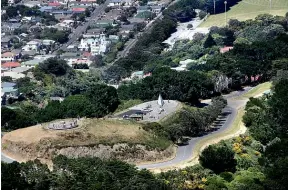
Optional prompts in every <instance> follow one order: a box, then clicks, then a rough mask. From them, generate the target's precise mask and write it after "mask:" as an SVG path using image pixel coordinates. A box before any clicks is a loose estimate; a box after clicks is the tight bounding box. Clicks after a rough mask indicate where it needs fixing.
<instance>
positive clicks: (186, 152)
mask: <svg viewBox="0 0 288 190" xmlns="http://www.w3.org/2000/svg"><path fill="white" fill-rule="evenodd" d="M250 89H251V87H247V88H245V89H244V90H243V91H236V92H233V93H231V94H229V95H226V97H225V98H226V99H227V101H228V104H227V106H226V108H224V109H223V112H222V115H223V116H222V117H221V120H219V123H218V124H217V127H218V129H217V130H215V131H213V132H211V133H209V134H206V135H203V136H201V137H195V138H191V139H190V140H189V141H188V143H187V144H186V145H183V146H178V147H177V152H176V157H175V158H174V159H172V160H169V161H165V162H160V163H154V164H145V165H139V166H137V167H138V168H139V169H144V168H146V169H159V168H164V167H171V166H174V165H177V164H179V163H181V162H183V161H189V160H190V159H191V158H192V156H193V149H194V147H195V145H196V144H197V143H198V142H199V141H200V140H201V139H203V138H207V137H208V136H211V135H214V134H217V133H222V132H223V131H225V130H227V129H228V128H230V127H231V126H232V125H233V121H234V120H235V118H236V115H237V109H238V108H240V107H242V106H245V104H246V101H245V100H235V99H233V98H235V97H237V96H240V95H242V94H244V93H246V92H247V91H248V90H250Z"/></svg>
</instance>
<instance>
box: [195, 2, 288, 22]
mask: <svg viewBox="0 0 288 190" xmlns="http://www.w3.org/2000/svg"><path fill="white" fill-rule="evenodd" d="M217 6H224V4H223V5H217ZM287 10H288V1H287V0H277V1H275V0H273V1H272V6H271V11H270V3H269V0H242V1H240V2H239V3H238V4H236V5H234V6H233V7H231V8H230V10H228V11H227V21H229V20H230V19H238V20H240V21H245V20H248V19H254V18H255V17H256V16H258V15H259V14H265V13H267V14H272V15H278V16H284V15H285V14H286V12H287ZM224 25H225V13H221V14H216V15H210V16H209V17H208V19H207V20H206V21H205V22H203V23H202V24H201V25H200V27H211V26H224Z"/></svg>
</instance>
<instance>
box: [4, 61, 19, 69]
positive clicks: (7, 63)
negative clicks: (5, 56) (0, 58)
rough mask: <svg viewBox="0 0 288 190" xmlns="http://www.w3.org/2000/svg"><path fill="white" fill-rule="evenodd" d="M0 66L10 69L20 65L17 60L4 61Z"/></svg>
mask: <svg viewBox="0 0 288 190" xmlns="http://www.w3.org/2000/svg"><path fill="white" fill-rule="evenodd" d="M1 67H3V68H9V69H10V70H11V69H12V68H16V67H21V64H20V63H19V62H6V63H4V64H2V65H1Z"/></svg>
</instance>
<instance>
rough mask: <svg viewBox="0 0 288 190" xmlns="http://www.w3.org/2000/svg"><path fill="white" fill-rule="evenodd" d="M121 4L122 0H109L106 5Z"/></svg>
mask: <svg viewBox="0 0 288 190" xmlns="http://www.w3.org/2000/svg"><path fill="white" fill-rule="evenodd" d="M121 4H122V0H110V2H109V4H108V7H115V6H120V5H121Z"/></svg>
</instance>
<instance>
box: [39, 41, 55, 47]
mask: <svg viewBox="0 0 288 190" xmlns="http://www.w3.org/2000/svg"><path fill="white" fill-rule="evenodd" d="M55 43H56V42H55V41H54V40H42V44H43V45H45V46H51V45H53V44H55Z"/></svg>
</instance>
